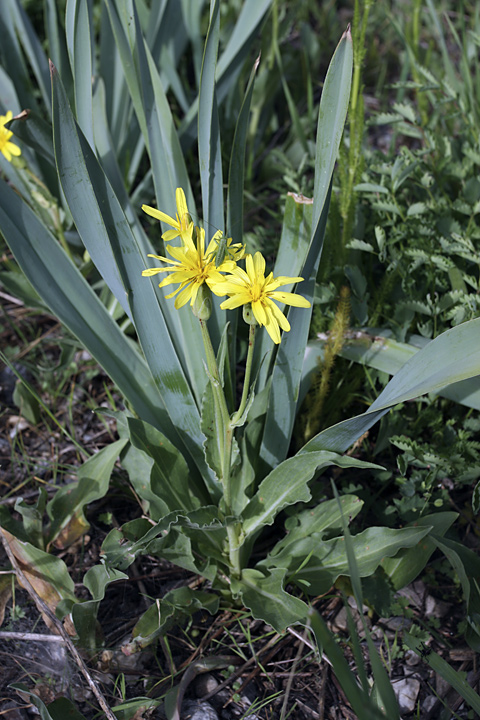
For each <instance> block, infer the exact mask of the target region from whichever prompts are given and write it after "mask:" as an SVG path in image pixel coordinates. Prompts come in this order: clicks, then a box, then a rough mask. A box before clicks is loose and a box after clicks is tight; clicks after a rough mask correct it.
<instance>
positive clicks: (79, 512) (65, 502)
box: [47, 439, 127, 548]
mask: <svg viewBox="0 0 480 720" xmlns="http://www.w3.org/2000/svg"><path fill="white" fill-rule="evenodd" d="M126 442H127V440H126V439H122V440H117V441H116V442H114V443H110V445H106V446H105V447H104V448H103V449H102V450H100V451H99V452H98V453H96V455H93V456H92V457H90V458H89V459H88V460H87V461H86V462H84V463H83V465H80V467H79V469H78V482H72V483H70V484H69V485H65V486H63V487H61V488H60V489H59V490H57V492H56V493H55V495H54V497H53V499H52V500H51V501H50V502H49V503H48V505H47V512H48V514H49V516H50V518H51V521H52V522H51V525H50V529H49V532H48V544H50V543H53V542H55V544H56V545H57V547H61V548H65V547H68V545H71V544H72V543H73V542H75V540H78V538H79V537H81V536H82V535H83V533H85V532H86V531H87V530H88V528H89V527H90V526H89V524H88V522H87V520H86V518H85V515H84V514H83V508H84V507H85V505H87V504H88V503H91V502H93V501H94V500H99V499H100V498H102V497H105V495H106V494H107V492H108V487H109V483H110V476H111V474H112V470H113V467H114V465H115V462H116V460H117V458H118V456H119V454H120V452H121V450H122V449H123V448H124V447H125V444H126Z"/></svg>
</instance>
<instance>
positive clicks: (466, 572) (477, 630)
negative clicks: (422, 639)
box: [432, 535, 480, 652]
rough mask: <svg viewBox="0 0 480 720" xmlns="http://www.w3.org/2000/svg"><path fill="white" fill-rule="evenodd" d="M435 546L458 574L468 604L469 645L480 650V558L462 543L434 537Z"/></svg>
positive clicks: (467, 631)
mask: <svg viewBox="0 0 480 720" xmlns="http://www.w3.org/2000/svg"><path fill="white" fill-rule="evenodd" d="M432 540H433V542H434V544H435V545H436V546H437V547H438V548H439V550H441V551H442V552H443V553H444V555H445V557H446V558H447V559H448V560H449V562H450V563H451V565H452V567H453V569H454V570H455V572H456V573H457V576H458V579H459V580H460V583H461V585H462V590H463V595H464V598H465V602H466V603H467V621H468V626H467V630H466V633H465V636H466V640H467V642H468V644H469V645H470V646H471V647H472V648H473V649H474V650H475V651H476V652H479V650H480V588H479V584H478V578H479V577H480V560H479V558H478V556H477V555H476V554H475V553H474V552H473V551H472V550H470V549H469V548H467V547H465V546H464V545H462V544H461V543H458V542H455V541H454V540H450V539H449V538H439V537H438V536H436V535H435V536H433V537H432Z"/></svg>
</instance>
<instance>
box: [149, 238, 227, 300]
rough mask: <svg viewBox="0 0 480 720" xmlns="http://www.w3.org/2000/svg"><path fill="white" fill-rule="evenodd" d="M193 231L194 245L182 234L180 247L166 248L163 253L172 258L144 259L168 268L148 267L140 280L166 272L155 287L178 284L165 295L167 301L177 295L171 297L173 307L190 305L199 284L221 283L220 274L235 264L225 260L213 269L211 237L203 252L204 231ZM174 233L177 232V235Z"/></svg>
mask: <svg viewBox="0 0 480 720" xmlns="http://www.w3.org/2000/svg"><path fill="white" fill-rule="evenodd" d="M195 232H196V236H197V237H196V243H195V242H194V241H193V238H192V235H191V234H190V235H188V234H187V233H185V236H184V235H183V234H182V239H184V244H183V245H182V246H181V247H172V246H171V245H168V246H167V248H166V249H167V252H168V253H169V255H171V256H172V257H173V258H174V259H173V260H170V259H169V258H164V257H162V256H161V255H149V256H148V257H153V258H156V259H157V260H162V261H163V262H165V263H168V264H169V265H170V266H171V267H163V268H149V269H148V270H144V271H143V272H142V275H143V276H144V277H151V276H152V275H156V274H157V273H162V272H167V273H170V275H169V276H168V277H166V278H165V280H162V282H161V283H160V284H159V286H158V287H166V286H167V285H172V284H175V283H178V284H179V287H178V288H177V289H176V290H174V292H172V293H170V295H167V296H166V297H167V298H171V297H173V296H174V295H177V293H179V294H178V295H177V297H176V298H175V307H176V308H177V309H178V308H181V307H183V306H184V305H186V303H187V302H188V301H189V300H190V305H193V304H194V302H195V298H196V297H197V293H198V290H199V288H200V287H201V286H202V285H203V283H207V285H208V286H209V287H211V286H212V285H213V284H215V283H219V282H221V281H222V280H223V275H221V274H220V273H221V272H232V271H233V270H234V269H235V267H236V264H235V262H234V261H233V260H225V261H224V262H222V263H221V264H219V265H218V267H216V265H215V255H216V248H217V245H218V243H217V241H216V240H215V239H213V238H212V240H211V241H210V243H209V244H208V247H207V249H206V251H205V230H203V228H198V227H196V228H195ZM177 234H178V233H177Z"/></svg>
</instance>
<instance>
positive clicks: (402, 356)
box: [299, 329, 480, 410]
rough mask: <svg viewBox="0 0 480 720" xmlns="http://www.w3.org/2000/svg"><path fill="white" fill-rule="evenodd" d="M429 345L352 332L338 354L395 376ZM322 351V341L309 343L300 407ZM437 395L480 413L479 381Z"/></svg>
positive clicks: (416, 339) (371, 331) (372, 331)
mask: <svg viewBox="0 0 480 720" xmlns="http://www.w3.org/2000/svg"><path fill="white" fill-rule="evenodd" d="M428 342H431V341H428V340H426V338H423V337H420V336H418V335H415V336H412V337H411V338H410V343H401V342H398V341H397V340H394V339H393V338H391V337H388V335H385V336H383V331H382V330H377V329H367V330H366V331H362V332H355V333H354V336H353V337H351V338H348V339H347V341H346V343H345V345H344V346H343V347H342V349H341V350H340V353H339V354H340V355H341V356H342V357H344V358H347V360H354V361H355V362H358V363H361V364H362V365H368V366H369V367H374V368H376V369H377V370H382V371H383V372H386V373H388V374H389V375H394V374H395V373H397V372H398V371H399V370H400V369H401V368H402V367H403V365H404V364H405V363H406V362H407V360H409V359H410V358H411V357H413V356H414V355H415V354H416V353H418V351H419V350H421V349H422V348H423V347H425V346H426V345H427V344H428ZM324 347H325V340H323V339H318V340H311V341H310V342H309V343H308V345H307V351H306V355H305V363H304V366H303V378H302V384H301V387H300V395H299V402H300V403H301V402H302V400H303V398H304V397H305V394H306V392H307V389H308V385H309V382H308V375H309V374H310V373H311V372H312V371H313V370H314V369H316V368H317V367H318V365H317V360H318V359H319V358H322V357H323V349H324ZM438 394H439V395H440V396H441V397H446V398H448V399H449V400H454V401H455V402H458V403H460V404H462V405H465V406H467V407H472V408H474V409H475V410H480V377H474V378H470V379H468V380H461V381H460V382H458V383H453V384H452V385H448V386H447V387H445V388H444V389H443V390H440V391H439V393H438Z"/></svg>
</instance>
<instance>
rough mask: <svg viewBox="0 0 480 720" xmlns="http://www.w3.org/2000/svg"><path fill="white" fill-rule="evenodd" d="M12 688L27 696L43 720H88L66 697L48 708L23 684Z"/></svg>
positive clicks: (14, 684)
mask: <svg viewBox="0 0 480 720" xmlns="http://www.w3.org/2000/svg"><path fill="white" fill-rule="evenodd" d="M10 687H11V688H13V690H16V691H17V692H18V693H21V695H22V697H23V696H24V695H27V697H28V698H29V700H30V702H31V703H32V705H33V706H34V707H35V708H37V710H38V712H39V715H40V718H41V720H86V718H85V715H82V713H81V712H79V711H78V710H77V709H76V708H75V706H74V705H73V704H72V703H71V702H70V700H67V698H65V697H60V698H57V699H56V700H54V701H53V702H51V703H49V704H48V707H47V706H46V705H45V703H44V702H43V700H41V699H40V698H39V697H38V695H37V694H36V693H35V692H33V690H30V688H28V687H27V686H26V685H24V684H23V683H12V684H11V685H10Z"/></svg>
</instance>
